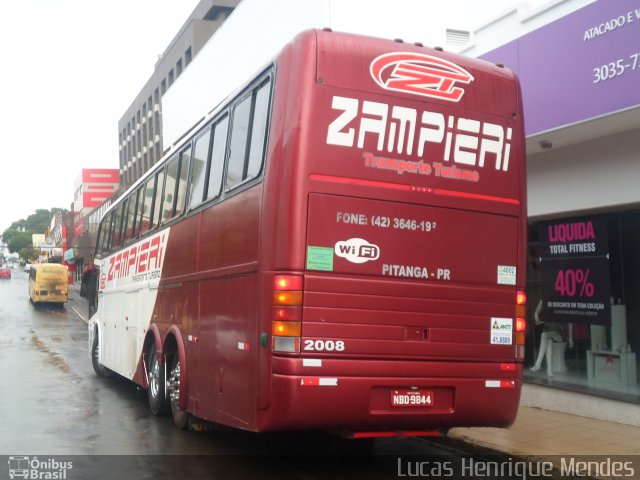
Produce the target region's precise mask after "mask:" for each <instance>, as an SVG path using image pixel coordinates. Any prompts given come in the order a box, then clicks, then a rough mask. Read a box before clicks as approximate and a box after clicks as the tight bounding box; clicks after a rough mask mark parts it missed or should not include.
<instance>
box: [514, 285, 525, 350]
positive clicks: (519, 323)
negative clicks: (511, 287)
mask: <svg viewBox="0 0 640 480" xmlns="http://www.w3.org/2000/svg"><path fill="white" fill-rule="evenodd" d="M526 316H527V294H526V293H525V292H523V291H522V290H519V291H517V292H516V342H515V346H516V352H515V353H516V359H517V360H524V345H525V334H526V331H527V319H526Z"/></svg>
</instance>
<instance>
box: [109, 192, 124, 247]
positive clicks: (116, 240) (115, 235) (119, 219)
mask: <svg viewBox="0 0 640 480" xmlns="http://www.w3.org/2000/svg"><path fill="white" fill-rule="evenodd" d="M127 204H128V202H127V200H126V199H125V201H124V202H123V203H121V204H120V205H118V206H117V207H116V213H115V218H114V227H113V231H112V232H111V235H112V240H111V247H112V248H117V247H119V246H121V245H122V229H123V223H124V222H123V219H124V212H125V210H126V207H127Z"/></svg>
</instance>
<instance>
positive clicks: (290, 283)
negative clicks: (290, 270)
mask: <svg viewBox="0 0 640 480" xmlns="http://www.w3.org/2000/svg"><path fill="white" fill-rule="evenodd" d="M273 290H274V291H278V292H284V291H291V290H298V291H299V290H302V277H300V276H298V275H276V276H275V277H273Z"/></svg>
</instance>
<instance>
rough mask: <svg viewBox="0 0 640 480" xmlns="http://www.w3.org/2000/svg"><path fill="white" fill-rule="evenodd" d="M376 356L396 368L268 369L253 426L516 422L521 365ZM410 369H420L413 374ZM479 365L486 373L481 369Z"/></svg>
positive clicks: (385, 426) (504, 424)
mask: <svg viewBox="0 0 640 480" xmlns="http://www.w3.org/2000/svg"><path fill="white" fill-rule="evenodd" d="M348 362H349V363H354V362H355V363H361V365H363V366H364V365H365V364H367V363H370V362H358V361H348ZM376 363H378V362H376ZM380 363H384V364H388V363H391V364H395V367H396V370H395V372H396V373H394V374H393V375H375V374H374V375H372V374H371V373H372V372H371V368H370V366H369V368H366V369H365V368H362V371H363V372H367V373H369V374H368V375H362V376H354V375H331V374H330V373H327V372H322V374H320V373H321V372H318V373H315V374H314V373H313V372H309V373H308V374H306V372H305V374H274V375H273V376H272V395H271V402H270V406H269V408H268V409H267V410H265V411H263V412H261V414H260V415H259V417H258V418H259V425H258V429H259V430H288V429H296V430H298V429H328V430H330V429H338V430H343V429H350V430H360V431H361V430H376V431H379V430H386V429H389V430H394V429H410V430H417V429H433V430H440V429H442V430H446V429H448V428H451V427H457V426H492V427H507V426H509V425H511V424H512V423H513V422H514V421H515V418H516V415H517V411H518V404H519V401H520V392H521V388H522V382H521V374H522V366H521V365H520V364H518V365H516V364H511V365H513V368H512V367H507V368H508V369H505V367H504V366H502V367H501V365H504V364H492V363H487V364H480V365H479V364H477V363H473V364H465V363H462V362H455V363H454V362H447V363H446V367H447V368H443V369H438V368H437V366H438V365H444V363H443V362H405V361H399V362H380ZM452 363H454V365H452ZM385 367H387V365H385ZM434 367H435V368H434ZM349 370H351V369H350V368H349ZM381 370H382V371H385V370H387V368H382V369H381ZM416 370H424V372H423V373H424V374H423V375H415V373H418V372H417V371H416ZM434 370H436V371H437V370H440V374H439V375H437V376H436V375H434V374H433V373H434ZM443 370H444V371H445V372H446V373H447V375H446V376H442V371H443ZM454 370H455V371H457V374H456V372H454ZM482 370H484V373H485V375H479V374H480V373H481V371H482ZM470 372H471V374H473V376H470ZM385 373H386V372H385ZM407 373H409V374H410V375H407Z"/></svg>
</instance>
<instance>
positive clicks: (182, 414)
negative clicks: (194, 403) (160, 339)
mask: <svg viewBox="0 0 640 480" xmlns="http://www.w3.org/2000/svg"><path fill="white" fill-rule="evenodd" d="M170 372H171V373H170V374H169V379H168V381H167V391H168V392H169V401H170V403H171V416H172V417H173V423H174V424H175V426H176V427H178V428H179V429H180V430H186V429H187V428H188V427H189V418H190V417H191V415H190V414H189V412H187V411H185V410H182V409H181V408H180V404H179V401H180V379H181V368H180V358H179V356H178V354H177V353H176V354H174V355H173V362H172V365H171V370H170Z"/></svg>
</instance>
